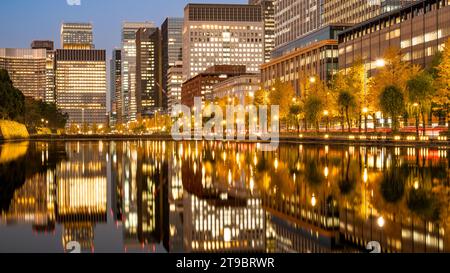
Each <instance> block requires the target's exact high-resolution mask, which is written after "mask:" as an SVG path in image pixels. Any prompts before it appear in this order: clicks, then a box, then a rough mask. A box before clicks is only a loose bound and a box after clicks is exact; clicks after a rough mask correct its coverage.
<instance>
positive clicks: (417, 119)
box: [416, 114, 419, 137]
mask: <svg viewBox="0 0 450 273" xmlns="http://www.w3.org/2000/svg"><path fill="white" fill-rule="evenodd" d="M416 135H417V137H419V115H418V114H416Z"/></svg>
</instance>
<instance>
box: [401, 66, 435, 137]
mask: <svg viewBox="0 0 450 273" xmlns="http://www.w3.org/2000/svg"><path fill="white" fill-rule="evenodd" d="M407 91H408V104H409V107H408V108H409V112H410V113H413V115H415V118H416V133H417V136H419V114H420V115H421V116H422V122H423V134H424V135H425V129H426V118H425V116H426V115H425V114H426V113H427V112H428V113H430V112H431V103H432V99H433V96H434V91H435V89H434V87H433V77H432V76H431V75H430V74H428V72H426V71H422V72H421V73H419V74H418V75H417V76H415V77H413V78H411V79H410V80H409V81H408V82H407Z"/></svg>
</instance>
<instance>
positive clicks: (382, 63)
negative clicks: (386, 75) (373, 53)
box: [375, 59, 386, 68]
mask: <svg viewBox="0 0 450 273" xmlns="http://www.w3.org/2000/svg"><path fill="white" fill-rule="evenodd" d="M375 65H376V66H377V67H378V68H381V67H385V66H386V61H385V60H384V59H378V60H376V61H375Z"/></svg>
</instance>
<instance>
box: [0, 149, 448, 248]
mask: <svg viewBox="0 0 450 273" xmlns="http://www.w3.org/2000/svg"><path fill="white" fill-rule="evenodd" d="M449 167H450V160H449V150H447V149H439V148H429V149H428V148H403V147H402V148H400V147H398V148H395V147H361V146H325V145H281V147H280V149H279V150H278V151H277V152H262V151H260V149H259V145H257V144H236V143H222V142H197V143H196V142H188V143H174V142H161V141H160V142H158V141H130V142H113V141H111V142H109V141H85V142H23V143H7V144H2V145H0V252H64V251H66V250H65V248H66V245H67V243H68V242H71V241H77V242H79V243H80V244H81V246H82V250H83V252H150V253H153V252H177V253H180V252H300V253H311V252H312V253H315V252H362V251H364V249H365V246H366V245H367V243H368V242H370V241H379V242H381V245H382V247H383V250H384V251H386V252H450V227H449V224H450V211H449V208H450V172H449Z"/></svg>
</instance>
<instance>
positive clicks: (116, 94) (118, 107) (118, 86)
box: [110, 49, 123, 125]
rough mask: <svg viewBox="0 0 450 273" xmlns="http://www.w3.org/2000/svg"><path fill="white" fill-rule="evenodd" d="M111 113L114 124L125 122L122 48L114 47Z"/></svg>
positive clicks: (111, 76) (111, 70)
mask: <svg viewBox="0 0 450 273" xmlns="http://www.w3.org/2000/svg"><path fill="white" fill-rule="evenodd" d="M110 73H111V75H110V81H111V83H110V93H111V115H110V118H111V120H110V123H112V124H113V125H114V124H116V123H122V122H123V116H122V97H121V93H122V92H121V90H122V50H120V49H114V50H113V52H112V59H111V62H110Z"/></svg>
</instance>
